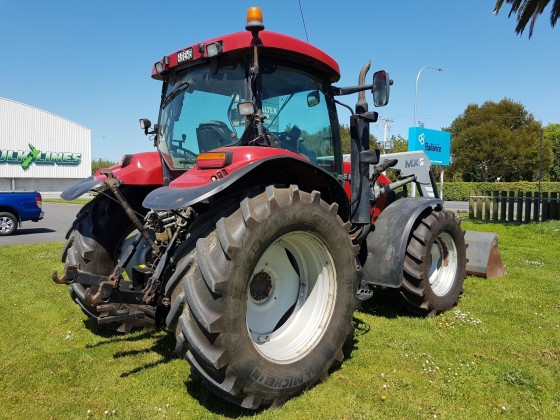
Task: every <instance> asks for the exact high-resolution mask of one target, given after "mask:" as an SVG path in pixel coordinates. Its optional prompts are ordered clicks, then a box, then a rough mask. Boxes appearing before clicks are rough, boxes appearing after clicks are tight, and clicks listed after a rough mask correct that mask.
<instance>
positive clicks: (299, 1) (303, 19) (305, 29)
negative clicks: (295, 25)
mask: <svg viewBox="0 0 560 420" xmlns="http://www.w3.org/2000/svg"><path fill="white" fill-rule="evenodd" d="M298 3H299V12H300V13H301V21H302V22H303V30H304V31H305V40H306V41H307V42H309V37H308V36H307V27H306V26H305V18H304V17H303V9H302V8H301V0H298Z"/></svg>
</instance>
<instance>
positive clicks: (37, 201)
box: [0, 191, 44, 236]
mask: <svg viewBox="0 0 560 420" xmlns="http://www.w3.org/2000/svg"><path fill="white" fill-rule="evenodd" d="M43 215H44V212H43V198H42V197H41V194H40V193H38V192H37V191H7V192H0V236H6V235H11V234H13V233H14V232H15V231H16V230H17V228H18V226H21V222H23V221H26V220H31V221H33V222H38V221H39V220H41V219H42V218H43Z"/></svg>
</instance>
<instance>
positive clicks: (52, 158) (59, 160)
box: [0, 144, 82, 169]
mask: <svg viewBox="0 0 560 420" xmlns="http://www.w3.org/2000/svg"><path fill="white" fill-rule="evenodd" d="M28 146H29V150H27V151H26V150H7V149H2V150H0V164H3V163H7V164H20V165H21V167H22V168H23V169H28V168H29V165H31V164H32V163H33V162H35V163H36V164H37V165H54V164H57V165H65V166H76V165H79V164H80V163H81V162H82V154H81V153H74V152H41V151H40V150H37V149H35V147H33V145H32V144H29V145H28Z"/></svg>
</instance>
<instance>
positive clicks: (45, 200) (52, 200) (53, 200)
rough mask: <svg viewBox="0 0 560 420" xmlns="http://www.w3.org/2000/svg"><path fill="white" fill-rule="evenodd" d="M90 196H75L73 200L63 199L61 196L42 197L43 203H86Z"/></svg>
mask: <svg viewBox="0 0 560 420" xmlns="http://www.w3.org/2000/svg"><path fill="white" fill-rule="evenodd" d="M91 200H92V199H91V198H76V199H75V200H70V201H68V200H64V199H62V198H43V203H56V204H82V205H83V204H87V203H89V202H90V201H91Z"/></svg>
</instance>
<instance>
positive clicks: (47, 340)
mask: <svg viewBox="0 0 560 420" xmlns="http://www.w3.org/2000/svg"><path fill="white" fill-rule="evenodd" d="M463 227H464V228H466V229H474V230H481V231H495V232H498V234H499V240H500V249H501V252H502V258H503V260H504V262H505V264H506V267H507V271H508V274H507V276H506V277H503V278H499V279H491V280H486V279H479V278H474V277H470V278H468V279H467V280H466V282H465V293H464V295H463V297H462V300H461V302H460V304H459V306H458V307H457V308H455V309H454V310H452V311H450V312H448V313H446V314H444V315H442V316H439V317H435V318H430V319H423V318H416V317H410V316H408V315H407V314H406V312H404V311H402V310H401V309H400V308H399V307H398V299H396V298H395V296H394V295H393V294H392V293H390V292H386V291H378V292H377V293H376V295H375V297H374V298H373V299H372V300H371V301H369V302H366V304H365V305H364V307H363V309H362V310H361V311H360V312H357V313H356V314H355V319H354V321H355V324H356V334H355V336H354V340H353V342H352V343H350V345H349V348H348V350H351V353H350V354H349V357H348V359H347V360H346V361H345V363H344V364H343V366H342V367H341V368H340V369H338V370H336V371H334V372H332V374H331V376H330V377H329V378H328V379H327V381H326V382H324V383H322V384H320V385H318V386H316V387H314V388H312V389H311V390H309V391H307V392H305V393H304V394H303V395H300V396H298V397H295V398H293V399H291V400H289V401H288V402H287V403H286V404H285V405H284V406H282V407H280V408H278V409H275V410H264V411H261V412H258V413H251V412H247V411H245V410H241V409H238V408H236V407H234V406H232V405H229V404H228V403H225V402H223V401H221V400H220V399H219V398H217V397H214V396H213V395H212V394H211V393H209V392H208V391H206V390H205V389H204V388H203V387H202V386H201V384H200V383H199V381H198V380H196V379H194V378H192V377H191V376H190V375H189V367H188V364H187V362H186V361H183V360H179V359H176V358H174V356H173V347H174V340H173V338H172V337H170V336H169V335H168V334H167V333H166V332H165V331H156V330H148V331H139V332H136V333H133V334H132V335H127V336H123V335H112V334H109V333H106V332H104V331H103V330H101V329H99V328H97V327H96V326H95V325H92V324H90V323H89V322H88V321H86V318H85V316H84V315H82V313H81V312H80V311H79V309H78V307H77V306H76V305H74V304H73V303H72V302H71V301H70V299H69V296H68V291H67V288H66V287H65V286H59V285H56V284H54V283H53V282H52V281H50V273H51V272H52V270H53V269H60V268H61V263H60V262H59V254H60V251H61V248H62V244H61V243H50V244H39V245H27V246H20V245H14V246H4V247H0V255H1V257H2V258H1V261H2V263H3V264H4V268H3V275H2V279H3V280H2V284H1V290H2V291H1V299H0V316H1V321H2V322H1V323H0V348H1V349H2V351H0V407H2V408H1V410H0V418H34V419H35V418H37V419H46V418H53V419H66V418H82V419H87V418H90V419H99V418H108V417H111V418H125V419H144V418H146V419H147V418H150V419H151V418H164V417H165V418H201V419H202V418H233V417H244V416H254V417H257V418H266V419H269V418H291V419H302V418H307V419H315V418H335V419H338V418H343V419H360V418H387V419H389V418H390V419H392V418H399V419H416V418H419V419H433V418H436V417H437V418H438V419H442V418H444V419H445V418H447V419H472V418H477V419H486V418H515V419H537V418H539V419H551V418H560V263H559V262H558V257H559V256H560V245H559V243H558V238H559V237H560V222H546V223H542V224H540V225H497V224H488V223H475V222H468V221H464V222H463ZM113 410H114V412H113ZM88 413H89V414H88Z"/></svg>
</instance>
